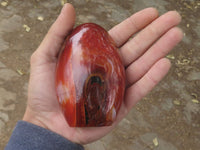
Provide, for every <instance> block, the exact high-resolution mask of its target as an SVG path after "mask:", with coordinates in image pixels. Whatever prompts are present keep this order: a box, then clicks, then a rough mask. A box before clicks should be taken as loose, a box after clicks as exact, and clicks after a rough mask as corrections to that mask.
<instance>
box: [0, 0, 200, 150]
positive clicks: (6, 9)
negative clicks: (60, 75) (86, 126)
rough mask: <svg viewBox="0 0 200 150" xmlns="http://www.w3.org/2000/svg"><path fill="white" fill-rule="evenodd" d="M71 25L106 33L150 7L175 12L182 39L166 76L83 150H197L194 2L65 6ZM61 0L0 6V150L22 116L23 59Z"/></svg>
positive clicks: (78, 1) (199, 90)
mask: <svg viewBox="0 0 200 150" xmlns="http://www.w3.org/2000/svg"><path fill="white" fill-rule="evenodd" d="M68 2H70V3H72V4H73V5H74V7H75V9H76V13H77V22H76V25H78V24H81V23H85V22H94V23H97V24H99V25H101V26H103V27H104V28H106V29H107V30H109V29H110V28H111V27H112V26H114V25H116V24H117V23H119V22H121V21H122V20H124V19H125V18H127V17H128V16H130V15H131V14H133V13H135V12H136V11H138V10H141V9H143V8H146V7H155V8H157V9H158V10H159V12H160V14H163V13H165V12H167V11H169V10H177V11H178V12H179V13H180V14H181V16H182V19H183V20H182V23H181V25H180V27H181V28H182V29H183V32H184V34H185V37H184V39H183V41H182V42H181V44H179V45H178V46H177V47H176V48H175V49H174V50H173V52H171V53H170V54H169V55H168V58H169V59H170V60H171V62H172V69H171V70H170V72H169V74H168V76H167V77H166V78H165V79H164V80H163V81H162V82H161V83H160V84H159V85H158V86H157V87H156V88H155V89H154V90H153V91H152V92H151V93H150V94H149V95H148V96H147V97H145V98H144V99H143V100H142V101H140V102H139V103H138V104H137V105H136V106H135V107H134V108H133V110H132V111H131V112H130V113H129V115H128V116H127V117H126V118H125V119H124V120H123V121H122V122H121V123H120V124H119V125H118V127H117V128H116V129H115V130H113V131H112V132H111V133H110V134H109V135H107V136H105V137H104V138H103V139H101V140H99V141H97V142H94V143H92V144H89V145H86V146H85V148H86V150H93V149H95V150H100V149H101V150H110V149H112V150H121V149H126V150H132V149H135V150H152V149H155V150H199V147H200V117H199V116H200V67H199V66H200V52H199V48H200V40H199V39H200V1H199V0H101V1H98V0H68ZM62 3H64V0H61V1H59V0H20V1H19V0H0V149H3V148H4V146H5V144H6V143H7V141H8V140H9V137H10V135H11V133H12V130H13V128H14V126H15V124H16V122H17V120H20V119H21V118H22V116H23V113H24V111H25V106H26V100H27V86H28V78H29V67H30V65H29V58H30V56H31V54H32V53H33V52H34V50H35V49H36V48H37V47H38V45H39V43H40V42H41V40H42V39H43V37H44V35H45V34H46V32H47V31H48V28H49V27H50V25H51V24H52V23H53V22H54V21H55V19H56V17H57V16H58V14H59V11H60V9H61V8H62Z"/></svg>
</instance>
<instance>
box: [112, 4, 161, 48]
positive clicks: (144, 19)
mask: <svg viewBox="0 0 200 150" xmlns="http://www.w3.org/2000/svg"><path fill="white" fill-rule="evenodd" d="M157 17H158V11H157V10H156V9H155V8H146V9H144V10H142V11H139V12H137V13H136V14H134V15H132V16H131V17H129V18H127V19H126V20H124V21H123V22H121V23H120V24H118V25H116V26H115V27H113V28H112V29H111V30H110V31H109V34H110V36H111V37H112V38H113V40H114V41H115V43H116V45H117V47H120V46H121V45H122V44H124V43H125V42H126V41H127V40H128V39H129V38H130V37H131V36H132V35H133V34H135V33H136V32H138V31H139V30H141V29H142V28H144V27H145V26H146V25H148V24H149V23H151V22H152V21H153V20H154V19H156V18H157Z"/></svg>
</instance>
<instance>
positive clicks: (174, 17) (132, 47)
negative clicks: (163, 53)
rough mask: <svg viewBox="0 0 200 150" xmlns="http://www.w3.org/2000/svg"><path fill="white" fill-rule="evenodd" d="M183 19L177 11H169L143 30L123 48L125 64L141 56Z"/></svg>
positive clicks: (122, 53)
mask: <svg viewBox="0 0 200 150" xmlns="http://www.w3.org/2000/svg"><path fill="white" fill-rule="evenodd" d="M180 21H181V17H180V15H179V14H178V13H177V12H176V11H171V12H168V13H166V14H164V15H162V16H161V17H159V18H158V19H156V20H155V21H154V22H152V23H151V24H150V25H149V26H147V27H146V28H145V29H144V30H143V31H141V32H140V33H139V34H138V35H137V36H135V37H134V38H133V39H132V40H130V41H129V42H128V43H127V44H125V45H124V46H123V47H122V48H121V51H120V52H121V55H122V58H123V62H124V65H125V66H127V65H129V64H130V63H131V62H133V61H135V60H136V59H137V58H138V57H140V56H141V55H142V54H143V53H144V52H145V51H146V50H147V49H148V48H149V47H150V46H151V45H152V43H154V42H155V41H156V40H157V39H158V38H160V37H161V36H162V35H163V34H164V33H165V32H167V31H168V30H169V29H171V28H172V27H174V26H176V25H178V24H179V23H180Z"/></svg>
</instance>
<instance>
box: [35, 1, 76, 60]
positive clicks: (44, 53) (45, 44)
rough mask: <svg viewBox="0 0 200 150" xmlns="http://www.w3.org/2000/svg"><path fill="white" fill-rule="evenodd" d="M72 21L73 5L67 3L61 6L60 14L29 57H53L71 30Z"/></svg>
mask: <svg viewBox="0 0 200 150" xmlns="http://www.w3.org/2000/svg"><path fill="white" fill-rule="evenodd" d="M74 23H75V10H74V7H73V6H72V5H71V4H69V3H67V4H65V5H64V6H63V8H62V10H61V13H60V15H59V16H58V18H57V19H56V21H55V22H54V24H53V25H52V26H51V28H50V30H49V31H48V33H47V35H46V36H45V38H44V40H43V41H42V43H41V44H40V46H39V47H38V49H37V50H36V51H35V52H34V54H33V55H32V57H31V59H34V60H35V59H36V61H39V60H41V61H42V60H43V61H44V60H52V59H55V57H56V56H57V54H58V52H59V50H60V49H61V47H62V45H63V42H64V40H65V37H66V36H67V35H68V34H69V32H70V31H71V30H72V28H73V26H74ZM41 57H43V59H41ZM48 57H49V59H48ZM44 58H47V59H44Z"/></svg>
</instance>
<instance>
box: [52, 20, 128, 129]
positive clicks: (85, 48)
mask: <svg viewBox="0 0 200 150" xmlns="http://www.w3.org/2000/svg"><path fill="white" fill-rule="evenodd" d="M65 44H66V45H65V48H64V49H63V51H62V52H61V54H60V56H59V60H58V64H57V70H56V91H57V97H58V101H59V103H60V105H61V108H62V110H63V112H64V115H65V118H66V120H67V122H68V124H69V125H70V126H73V127H85V126H86V127H91V126H107V125H111V124H112V123H113V121H114V120H115V119H116V115H117V113H118V111H119V108H120V105H121V103H122V100H123V96H124V90H125V71H124V66H123V64H122V61H121V59H120V56H119V53H118V49H117V48H116V46H115V45H114V42H113V40H112V39H111V37H110V36H109V35H108V33H107V31H105V30H104V29H103V28H102V27H100V26H98V25H96V24H93V23H87V24H83V25H80V26H78V27H77V28H75V29H74V30H73V31H72V33H71V35H70V36H69V37H68V38H67V40H66V43H65Z"/></svg>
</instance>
